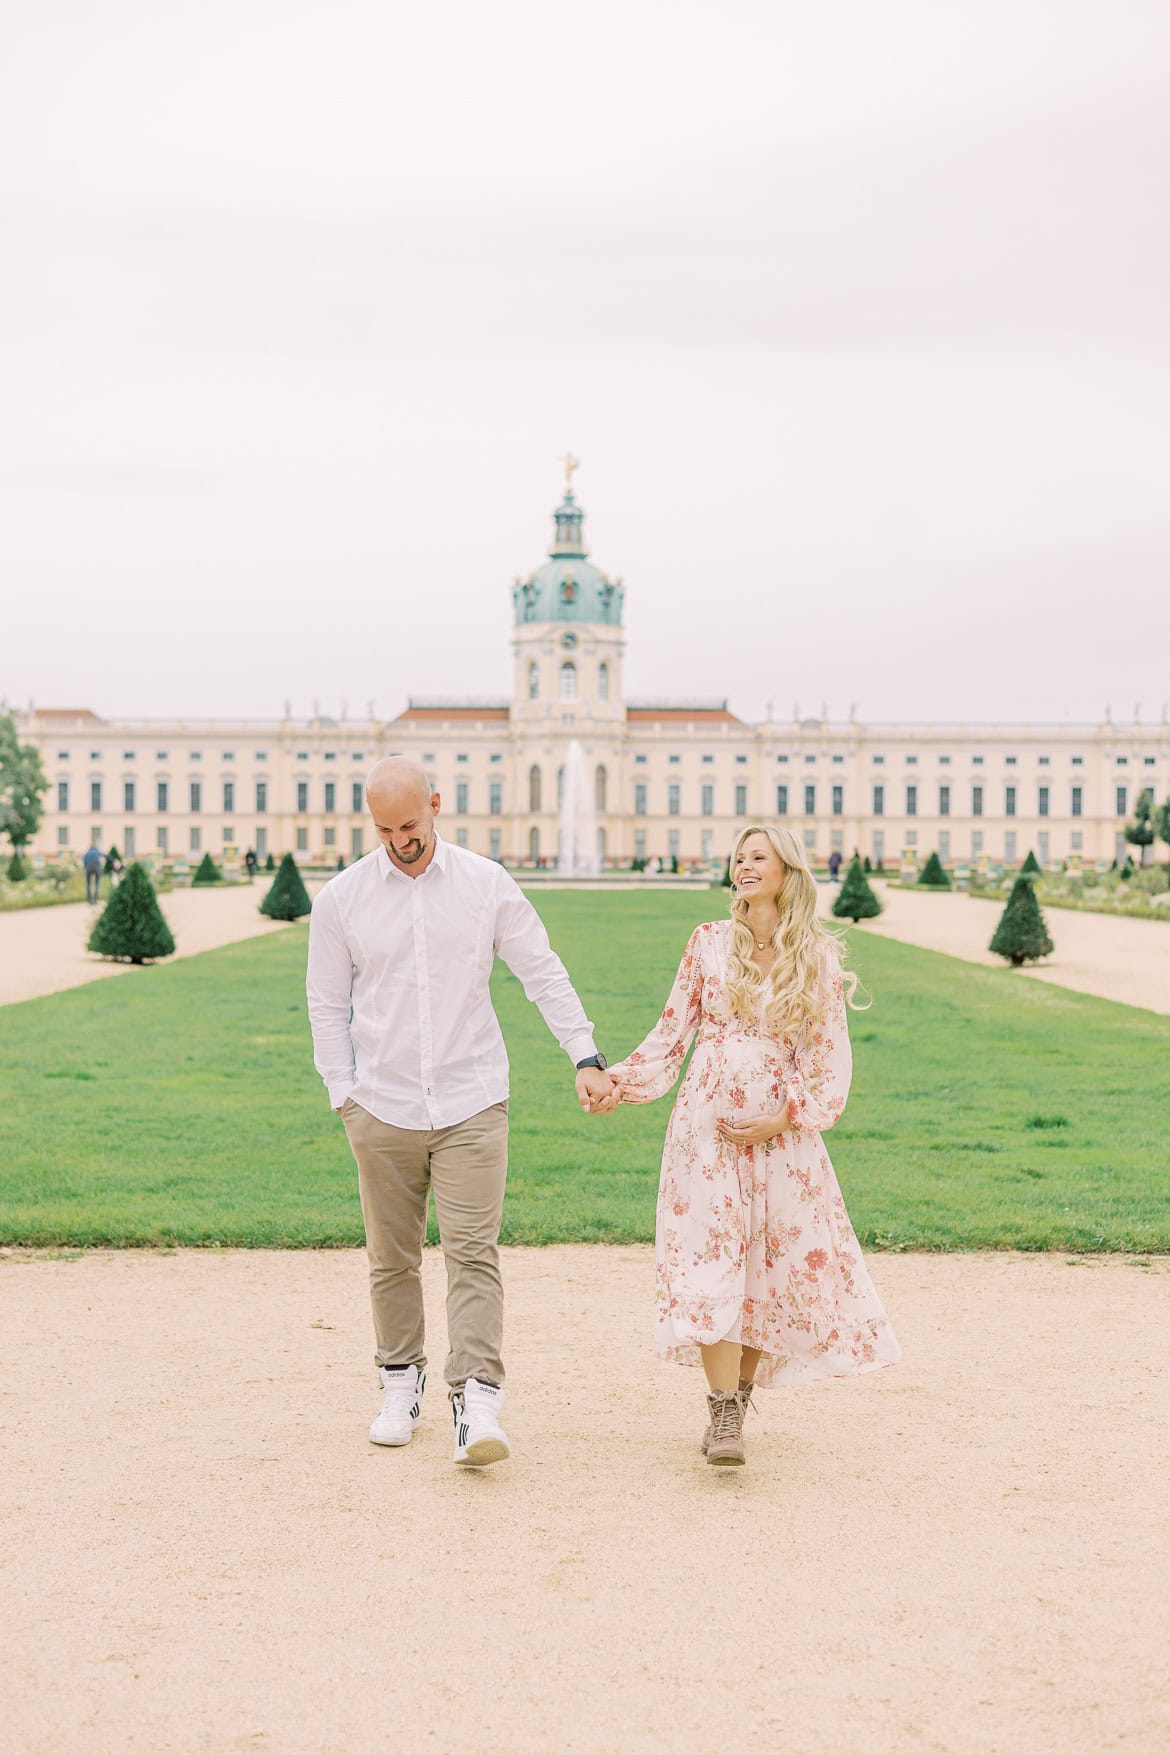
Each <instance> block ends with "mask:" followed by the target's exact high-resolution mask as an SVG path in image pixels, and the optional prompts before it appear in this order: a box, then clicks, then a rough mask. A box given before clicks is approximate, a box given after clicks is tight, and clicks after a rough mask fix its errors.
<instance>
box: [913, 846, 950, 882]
mask: <svg viewBox="0 0 1170 1755" xmlns="http://www.w3.org/2000/svg"><path fill="white" fill-rule="evenodd" d="M918 882H919V883H920V884H922V885H923V887H924V888H925V889H928V890H949V889H950V887H951V874H950V872H949V871H948V870H947V868H946V866H945V865H944V864H943V862H942V860H941V859H940V858H939V856H938V854H937V853H932V854H931V856H930V858H929V859H928V860H927V862H926V864H925V865H924V866H923V868H922V870H921V871H920V872H919V874H918Z"/></svg>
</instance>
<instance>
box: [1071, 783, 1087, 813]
mask: <svg viewBox="0 0 1170 1755" xmlns="http://www.w3.org/2000/svg"><path fill="white" fill-rule="evenodd" d="M1084 798H1085V792H1084V788H1083V787H1082V786H1074V787H1073V789H1072V814H1073V816H1074V817H1083V816H1084V814H1085V811H1084Z"/></svg>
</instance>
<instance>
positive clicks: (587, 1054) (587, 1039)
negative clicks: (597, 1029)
mask: <svg viewBox="0 0 1170 1755" xmlns="http://www.w3.org/2000/svg"><path fill="white" fill-rule="evenodd" d="M565 1053H566V1054H567V1055H568V1057H569V1059H570V1060H571V1061H572V1063H573V1065H574V1066H576V1064H577V1062H578V1061H579V1060H591V1059H592V1058H593V1056H594V1055H595V1054H596V1053H597V1044H596V1043H595V1042H594V1040H593V1033H592V1031H590V1033H589V1035H588V1036H571V1037H570V1038H569V1040H568V1041H567V1042H566V1043H565Z"/></svg>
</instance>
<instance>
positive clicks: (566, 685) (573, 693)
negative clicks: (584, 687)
mask: <svg viewBox="0 0 1170 1755" xmlns="http://www.w3.org/2000/svg"><path fill="white" fill-rule="evenodd" d="M576 699H577V666H576V665H575V664H574V663H573V661H572V659H571V658H566V660H565V662H564V663H563V664H562V665H561V700H562V701H575V700H576Z"/></svg>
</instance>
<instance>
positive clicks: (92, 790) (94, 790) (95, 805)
mask: <svg viewBox="0 0 1170 1755" xmlns="http://www.w3.org/2000/svg"><path fill="white" fill-rule="evenodd" d="M89 808H90V810H91V811H93V812H94V813H95V814H96V813H97V812H98V811H100V810H101V808H102V783H101V781H100V780H91V781H90V783H89Z"/></svg>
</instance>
